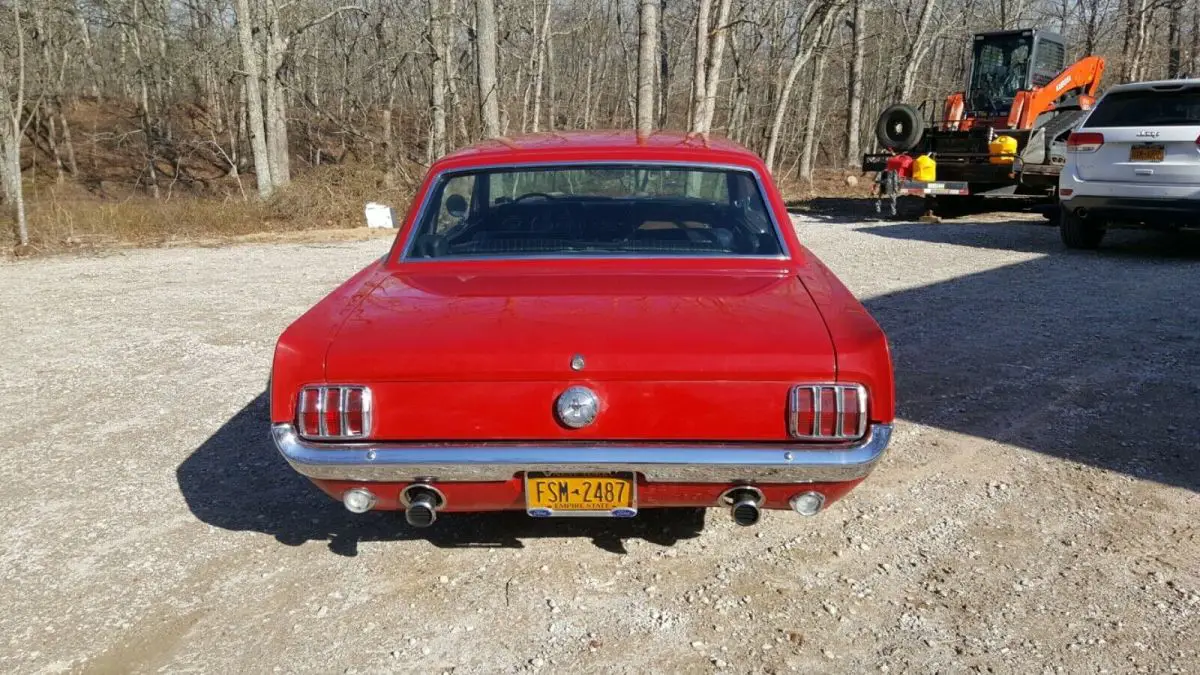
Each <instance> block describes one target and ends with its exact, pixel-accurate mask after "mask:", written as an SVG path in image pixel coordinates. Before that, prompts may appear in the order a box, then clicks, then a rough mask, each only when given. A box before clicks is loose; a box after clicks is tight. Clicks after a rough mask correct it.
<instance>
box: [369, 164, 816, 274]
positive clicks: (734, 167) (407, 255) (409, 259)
mask: <svg viewBox="0 0 1200 675" xmlns="http://www.w3.org/2000/svg"><path fill="white" fill-rule="evenodd" d="M572 166H582V167H589V168H595V167H597V166H613V167H622V168H624V167H634V168H637V167H651V168H657V167H675V168H678V167H695V168H697V169H708V170H715V171H740V172H742V173H748V174H750V175H751V176H754V185H755V187H757V188H758V197H759V199H761V200H762V204H763V208H764V209H765V210H766V212H767V218H768V219H770V221H771V225H773V226H774V228H775V239H776V241H778V242H779V250H780V251H782V252H783V253H782V255H763V256H758V255H707V254H700V255H679V254H676V255H646V254H644V253H630V254H613V255H602V256H600V255H597V256H570V255H556V254H555V255H544V256H543V255H528V254H526V255H511V256H461V257H448V258H416V257H413V256H412V249H413V246H414V245H415V244H416V240H417V230H418V229H420V227H421V221H423V220H424V219H425V215H426V212H427V211H428V210H429V208H430V206H431V202H432V200H431V199H430V196H431V194H432V193H433V191H434V188H435V187H436V186H437V185H438V183H440V182H441V181H442V180H443V179H444V178H446V177H447V175H453V174H459V173H478V172H480V171H489V170H495V169H561V168H569V167H572ZM429 185H430V189H429V190H427V191H426V192H425V193H424V194H421V195H419V196H420V197H421V205H420V206H419V207H418V208H417V217H416V218H415V219H413V221H412V227H411V228H409V231H408V233H407V235H406V237H405V240H404V245H403V246H402V247H401V248H400V255H399V257H398V258H397V260H396V262H397V263H399V264H408V263H416V264H431V263H447V262H471V261H494V260H530V259H538V258H543V259H547V260H576V259H578V260H611V259H637V260H663V259H667V260H677V259H685V260H687V259H690V260H791V259H792V251H791V249H790V248H788V244H787V238H786V237H784V236H783V229H782V227H783V226H782V224H781V223H780V222H779V219H778V218H776V217H775V210H774V209H773V208H772V207H771V200H770V199H768V198H767V191H766V187H765V186H764V185H763V176H762V174H760V173H759V172H758V170H757V169H755V168H754V167H752V166H748V165H744V164H726V163H721V162H703V161H700V162H690V161H681V160H664V161H637V160H613V159H607V160H606V159H596V160H584V161H580V160H567V161H557V162H555V161H549V162H546V161H541V162H528V161H525V162H523V161H521V159H520V157H519V156H518V157H514V159H513V161H510V162H498V163H496V164H481V165H479V166H469V167H461V168H456V169H443V170H441V171H439V172H438V173H437V175H436V176H434V179H433V180H432V181H430V183H429ZM788 226H789V227H791V222H790V221H789V222H788ZM388 257H391V256H390V255H389V256H388Z"/></svg>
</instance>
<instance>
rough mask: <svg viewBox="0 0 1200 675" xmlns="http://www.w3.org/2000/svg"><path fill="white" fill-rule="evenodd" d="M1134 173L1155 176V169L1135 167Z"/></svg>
mask: <svg viewBox="0 0 1200 675" xmlns="http://www.w3.org/2000/svg"><path fill="white" fill-rule="evenodd" d="M1133 173H1134V175H1136V176H1153V175H1154V169H1134V170H1133Z"/></svg>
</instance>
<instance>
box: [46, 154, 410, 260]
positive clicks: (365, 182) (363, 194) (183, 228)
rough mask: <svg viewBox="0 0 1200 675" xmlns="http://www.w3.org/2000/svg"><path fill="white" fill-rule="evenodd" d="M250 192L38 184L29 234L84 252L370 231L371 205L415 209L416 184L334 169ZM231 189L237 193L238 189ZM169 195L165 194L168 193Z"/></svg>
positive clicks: (53, 248)
mask: <svg viewBox="0 0 1200 675" xmlns="http://www.w3.org/2000/svg"><path fill="white" fill-rule="evenodd" d="M241 182H242V189H244V190H245V197H243V196H242V191H241V190H239V189H238V187H237V183H236V182H234V181H232V180H231V181H229V182H228V184H227V185H226V186H225V187H226V192H227V195H226V196H225V197H217V196H211V197H209V196H194V195H189V194H186V193H185V194H173V195H171V196H170V197H167V196H165V195H164V197H163V198H160V199H157V200H156V199H153V198H152V197H150V196H148V195H146V194H144V193H142V192H141V191H136V192H133V191H131V192H130V193H128V194H126V195H123V196H112V194H111V190H109V191H107V193H106V194H107V195H108V196H98V195H96V194H94V193H92V192H89V191H88V190H86V189H84V188H83V187H81V186H78V185H75V184H63V185H54V184H50V185H46V184H45V182H43V183H42V184H41V185H31V186H29V188H27V189H28V194H29V199H28V201H29V206H28V214H29V230H30V239H31V243H32V245H33V249H34V252H37V253H57V252H62V251H65V250H71V249H77V248H81V247H83V248H95V247H110V246H128V245H136V246H163V245H170V244H173V243H178V242H184V241H189V242H190V241H205V242H212V241H217V240H222V239H231V240H232V239H236V238H242V237H245V236H247V235H253V234H259V233H266V234H279V233H288V232H298V231H308V230H350V229H356V228H363V227H365V223H364V221H363V206H364V205H365V204H366V202H369V201H377V202H383V203H388V204H391V205H392V206H393V207H394V208H395V209H396V211H397V212H398V214H402V213H403V212H404V210H405V208H406V207H407V204H408V200H409V199H410V195H411V188H408V187H406V186H405V187H399V186H398V187H391V188H389V187H386V186H385V184H384V181H383V174H382V172H379V171H376V170H372V169H363V168H360V167H347V166H327V167H319V168H316V169H311V170H308V171H306V172H305V173H303V174H302V175H300V176H299V177H297V178H296V179H295V180H294V181H293V183H292V184H291V185H290V186H288V187H287V188H286V189H285V190H282V191H280V192H279V193H277V194H276V195H275V196H273V197H272V198H271V199H270V200H268V201H265V202H260V201H258V200H257V199H256V198H255V197H254V190H255V187H254V177H253V176H245V177H242V181H241ZM229 188H232V190H230V189H229ZM164 193H165V191H164Z"/></svg>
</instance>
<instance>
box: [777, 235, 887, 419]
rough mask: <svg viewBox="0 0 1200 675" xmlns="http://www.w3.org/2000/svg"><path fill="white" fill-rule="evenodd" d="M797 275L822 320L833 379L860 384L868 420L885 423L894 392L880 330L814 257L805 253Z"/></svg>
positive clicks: (885, 340) (881, 330)
mask: <svg viewBox="0 0 1200 675" xmlns="http://www.w3.org/2000/svg"><path fill="white" fill-rule="evenodd" d="M798 275H799V277H800V280H801V281H803V282H804V285H805V287H806V288H808V290H809V293H811V294H812V298H813V302H814V303H815V304H816V305H817V309H818V310H820V312H821V316H822V317H823V318H824V319H825V326H826V328H828V330H829V337H830V340H831V341H832V342H833V350H834V354H835V358H836V362H837V381H838V382H847V383H851V382H856V383H859V384H862V385H865V386H866V387H867V391H868V393H869V396H870V398H869V403H868V405H869V406H870V416H871V421H873V422H891V421H892V420H893V419H894V418H895V416H896V391H895V382H894V380H893V376H892V358H891V352H890V349H889V347H888V342H887V337H886V336H885V335H884V333H883V329H881V328H880V327H879V324H878V323H876V322H875V319H874V318H873V317H872V316H871V315H870V313H869V312H867V309H866V308H865V307H863V305H862V303H860V302H859V301H858V299H857V298H855V297H854V294H853V293H851V292H850V289H848V288H846V286H845V284H843V283H842V282H841V280H840V279H838V278H837V276H836V275H834V273H833V272H832V271H831V270H830V269H829V268H828V267H826V266H825V264H824V263H822V262H821V261H820V260H818V259H817V257H816V256H814V255H812V254H811V253H809V254H807V256H806V259H805V260H804V261H803V262H802V264H801V265H800V267H799V271H798Z"/></svg>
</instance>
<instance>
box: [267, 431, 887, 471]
mask: <svg viewBox="0 0 1200 675" xmlns="http://www.w3.org/2000/svg"><path fill="white" fill-rule="evenodd" d="M271 435H272V437H273V439H274V441H275V446H276V447H277V448H278V449H279V451H280V453H282V454H283V456H284V458H285V459H286V460H287V462H288V464H290V465H291V466H292V468H294V469H295V470H296V471H297V472H299V473H301V474H303V475H304V476H307V477H309V478H311V479H314V480H323V481H329V480H334V481H372V482H374V481H382V482H392V483H409V482H437V483H442V482H456V481H462V482H500V481H510V480H512V479H513V477H514V476H515V475H517V474H518V473H522V472H559V473H567V472H570V473H616V472H632V473H636V474H640V475H641V476H642V477H643V478H644V479H645V480H646V481H648V482H662V483H721V484H729V483H760V482H761V483H783V484H796V483H838V482H846V481H858V480H861V479H862V478H864V477H866V476H867V475H868V474H869V473H871V471H872V469H874V468H875V465H876V464H877V463H878V462H879V460H880V459H881V458H882V457H883V454H884V452H885V451H886V450H887V446H888V442H889V441H890V440H891V436H892V425H890V424H873V425H871V426H870V427H869V428H868V430H867V435H866V436H865V437H864V438H863V439H861V440H859V441H856V442H854V443H848V444H829V445H826V444H812V443H808V444H802V443H792V444H765V443H762V444H742V445H735V444H694V445H684V444H675V443H663V444H650V443H647V444H622V443H611V444H608V443H606V444H595V443H588V444H573V443H563V444H538V445H534V444H528V443H476V444H470V445H468V444H458V443H441V444H410V443H404V444H386V443H336V444H333V443H312V442H309V441H305V440H304V439H302V438H300V436H299V435H298V434H297V433H296V430H295V427H293V426H292V425H291V424H276V425H274V426H273V427H272V428H271Z"/></svg>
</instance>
